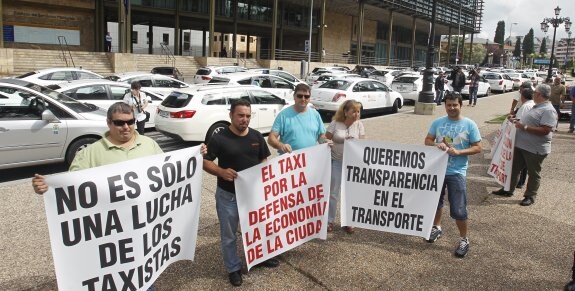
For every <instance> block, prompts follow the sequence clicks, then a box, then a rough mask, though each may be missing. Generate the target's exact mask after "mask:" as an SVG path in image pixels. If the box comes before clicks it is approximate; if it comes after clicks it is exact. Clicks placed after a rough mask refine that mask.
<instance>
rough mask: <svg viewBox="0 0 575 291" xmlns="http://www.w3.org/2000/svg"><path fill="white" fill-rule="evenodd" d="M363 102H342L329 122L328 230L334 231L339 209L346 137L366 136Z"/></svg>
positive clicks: (347, 229) (351, 230) (346, 228)
mask: <svg viewBox="0 0 575 291" xmlns="http://www.w3.org/2000/svg"><path fill="white" fill-rule="evenodd" d="M360 110H361V104H360V103H359V102H357V101H355V100H347V101H345V102H343V104H341V106H340V107H339V108H338V110H337V111H336V112H335V115H334V116H333V121H332V122H331V123H330V124H329V126H328V128H327V132H326V133H325V136H326V138H328V139H330V140H332V141H333V144H332V146H331V191H330V198H329V213H328V227H327V230H328V231H333V222H334V220H335V213H336V210H337V201H338V197H339V195H340V192H341V171H342V159H343V143H344V141H345V140H346V139H351V138H365V129H364V127H363V123H361V121H360V120H359V117H360ZM344 230H345V231H346V232H347V233H349V234H351V233H353V228H352V227H350V226H345V227H344Z"/></svg>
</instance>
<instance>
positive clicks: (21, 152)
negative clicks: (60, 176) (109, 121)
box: [0, 79, 108, 169]
mask: <svg viewBox="0 0 575 291" xmlns="http://www.w3.org/2000/svg"><path fill="white" fill-rule="evenodd" d="M6 101H8V102H6ZM107 130H108V126H107V125H106V111H104V110H103V109H101V108H99V107H97V106H95V105H92V104H84V103H80V102H78V101H76V100H74V99H72V98H70V97H68V96H66V95H64V94H60V93H58V92H55V91H52V90H50V89H48V88H46V87H42V86H39V85H36V84H33V83H30V82H26V81H21V80H17V79H3V80H0V137H1V138H0V169H8V168H16V167H23V166H31V165H39V164H49V163H57V162H63V161H65V162H67V163H68V164H70V163H71V162H72V160H73V159H74V157H75V155H76V153H77V152H78V151H79V150H81V149H83V148H84V147H85V146H86V145H89V144H91V143H93V142H95V141H97V140H99V139H100V138H101V137H102V135H103V134H104V133H105V132H106V131H107Z"/></svg>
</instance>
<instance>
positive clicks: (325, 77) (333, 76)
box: [312, 73, 361, 88]
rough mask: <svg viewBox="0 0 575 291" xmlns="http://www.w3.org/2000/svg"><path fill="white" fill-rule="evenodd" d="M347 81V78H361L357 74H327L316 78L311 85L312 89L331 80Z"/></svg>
mask: <svg viewBox="0 0 575 291" xmlns="http://www.w3.org/2000/svg"><path fill="white" fill-rule="evenodd" d="M336 78H337V79H347V78H361V76H360V75H358V74H347V73H344V74H331V73H327V74H323V75H321V76H319V78H317V80H315V81H314V82H313V84H312V88H318V87H320V86H321V85H323V84H325V82H327V81H329V80H333V79H336Z"/></svg>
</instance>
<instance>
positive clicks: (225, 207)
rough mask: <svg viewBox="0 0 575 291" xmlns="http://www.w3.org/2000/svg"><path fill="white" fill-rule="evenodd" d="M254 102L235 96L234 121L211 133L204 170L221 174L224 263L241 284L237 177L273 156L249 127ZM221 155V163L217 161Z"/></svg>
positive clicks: (218, 207) (219, 194)
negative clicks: (237, 234)
mask: <svg viewBox="0 0 575 291" xmlns="http://www.w3.org/2000/svg"><path fill="white" fill-rule="evenodd" d="M251 115H252V113H251V105H250V103H249V102H248V101H246V100H242V99H239V100H236V101H235V102H233V103H232V106H231V111H230V120H231V122H232V123H231V124H230V126H229V127H227V128H225V129H223V130H222V131H220V132H219V133H218V134H216V135H214V136H212V137H211V139H210V142H209V144H208V153H207V154H206V155H205V156H204V170H205V171H206V172H208V173H210V174H212V175H214V176H217V177H218V186H217V189H216V210H217V213H218V219H219V221H220V238H221V247H222V255H223V257H224V264H225V265H226V269H227V271H228V278H229V280H230V283H231V284H232V285H234V286H240V285H241V284H242V262H241V260H240V258H239V256H238V254H237V247H236V240H237V236H236V232H237V228H238V223H239V214H238V205H237V201H236V194H235V193H236V191H235V187H234V179H235V178H236V177H237V176H238V174H237V172H239V171H241V170H244V169H247V168H250V167H253V166H255V165H257V164H259V163H261V162H263V161H265V160H266V159H267V157H269V156H270V150H269V148H268V146H267V144H266V141H265V139H264V137H263V136H262V134H261V133H260V132H258V131H257V130H254V129H251V128H249V127H248V126H249V124H250V118H251ZM216 158H217V159H218V164H216V163H214V160H215V159H216ZM260 265H262V266H265V267H270V268H273V267H277V266H278V265H279V261H278V260H277V259H269V260H267V261H265V262H263V263H261V264H260Z"/></svg>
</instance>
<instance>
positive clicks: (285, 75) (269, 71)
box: [248, 68, 304, 85]
mask: <svg viewBox="0 0 575 291" xmlns="http://www.w3.org/2000/svg"><path fill="white" fill-rule="evenodd" d="M248 72H254V73H258V74H267V75H274V76H277V77H280V78H283V79H286V80H288V81H290V82H292V83H294V84H296V85H297V84H299V83H304V81H302V80H300V79H299V78H298V77H296V76H294V75H292V74H291V73H290V72H287V71H283V70H274V69H262V68H259V69H249V70H248Z"/></svg>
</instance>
